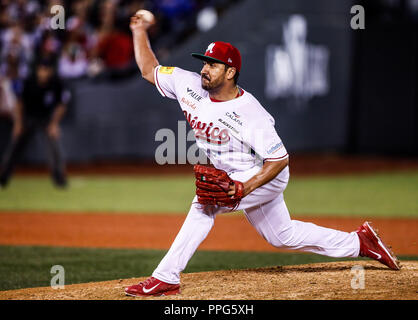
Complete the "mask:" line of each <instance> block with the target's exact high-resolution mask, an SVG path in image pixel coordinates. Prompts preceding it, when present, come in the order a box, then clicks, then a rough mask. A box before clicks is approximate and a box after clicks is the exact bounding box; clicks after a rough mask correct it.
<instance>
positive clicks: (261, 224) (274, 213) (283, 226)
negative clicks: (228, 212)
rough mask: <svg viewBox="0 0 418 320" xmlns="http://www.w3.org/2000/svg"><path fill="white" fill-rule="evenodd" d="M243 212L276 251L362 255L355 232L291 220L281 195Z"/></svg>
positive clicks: (337, 255) (336, 255) (334, 255)
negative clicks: (292, 250) (278, 249)
mask: <svg viewBox="0 0 418 320" xmlns="http://www.w3.org/2000/svg"><path fill="white" fill-rule="evenodd" d="M244 212H245V215H246V216H247V219H248V221H249V222H250V223H251V224H252V225H253V226H254V227H255V228H256V230H257V231H258V232H259V233H260V234H261V235H262V236H263V237H264V238H265V239H266V240H267V241H268V242H269V243H270V244H272V245H273V246H275V247H279V248H287V249H294V250H301V251H306V252H313V253H317V254H321V255H326V256H330V257H337V258H341V257H358V255H359V250H360V242H359V238H358V236H357V234H356V233H355V232H351V233H348V232H343V231H338V230H334V229H330V228H324V227H320V226H317V225H315V224H313V223H308V222H302V221H297V220H291V219H290V215H289V211H288V210H287V207H286V203H285V202H284V199H283V195H282V194H281V195H280V196H279V197H277V198H276V199H274V200H272V201H270V202H268V203H265V204H263V205H260V206H257V207H255V208H251V209H246V210H244Z"/></svg>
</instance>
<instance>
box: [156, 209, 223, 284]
mask: <svg viewBox="0 0 418 320" xmlns="http://www.w3.org/2000/svg"><path fill="white" fill-rule="evenodd" d="M213 208H214V207H211V206H202V205H200V204H198V203H193V204H192V206H191V208H190V211H189V213H188V215H187V217H186V220H185V221H184V224H183V226H182V227H181V229H180V231H179V233H178V234H177V237H176V239H175V240H174V242H173V244H172V245H171V247H170V250H169V251H168V252H167V254H166V255H165V256H164V258H163V259H162V260H161V262H160V264H159V265H158V267H157V268H156V269H155V271H154V272H153V274H152V276H153V277H154V278H157V279H159V280H161V281H164V282H167V283H170V284H177V283H180V273H181V272H182V271H183V270H184V268H186V265H187V263H188V262H189V260H190V259H191V257H192V256H193V254H194V253H195V251H196V249H197V248H198V247H199V245H200V244H201V243H202V241H203V240H205V238H206V237H207V235H208V233H209V231H210V230H211V229H212V227H213V224H214V220H215V215H216V213H214V212H213V211H214V210H212V209H213Z"/></svg>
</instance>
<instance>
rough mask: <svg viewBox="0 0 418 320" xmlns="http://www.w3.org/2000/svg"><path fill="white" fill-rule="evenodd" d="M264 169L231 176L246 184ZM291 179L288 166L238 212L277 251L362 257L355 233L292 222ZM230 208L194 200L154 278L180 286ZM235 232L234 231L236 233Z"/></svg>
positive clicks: (243, 203) (239, 208) (243, 201)
mask: <svg viewBox="0 0 418 320" xmlns="http://www.w3.org/2000/svg"><path fill="white" fill-rule="evenodd" d="M258 170H260V168H253V169H251V170H249V171H244V172H235V173H232V174H230V176H231V178H232V179H234V180H238V181H242V182H245V181H247V180H248V179H250V178H251V177H252V176H253V175H254V174H255V173H257V171H258ZM288 179H289V169H288V167H286V168H285V169H284V170H283V171H282V172H281V173H280V174H279V175H278V176H277V177H276V178H275V179H273V180H272V181H270V182H269V183H267V184H265V185H264V186H261V187H260V188H257V189H256V190H254V191H253V192H252V193H250V194H249V195H248V196H246V197H245V198H244V199H242V201H241V204H240V206H239V207H238V208H237V210H243V211H244V214H245V216H246V217H247V220H248V221H249V222H250V223H251V224H252V225H253V226H254V228H255V229H256V230H257V232H258V233H259V234H260V235H261V236H262V237H263V238H264V239H265V240H266V241H267V242H269V243H270V244H272V245H273V246H275V247H277V248H286V249H295V250H301V251H306V252H313V253H317V254H321V255H325V256H330V257H337V258H342V257H358V255H359V250H360V242H359V239H358V236H357V234H356V233H355V232H351V233H348V232H342V231H338V230H333V229H329V228H324V227H320V226H317V225H315V224H313V223H307V222H302V221H297V220H291V218H290V215H289V211H288V210H287V207H286V203H285V201H284V199H283V191H284V190H285V188H286V186H287V182H288ZM225 212H229V209H228V208H223V207H219V206H203V205H200V204H199V203H198V202H197V197H195V198H194V199H193V203H192V206H191V208H190V211H189V213H188V215H187V217H186V220H185V221H184V224H183V226H182V227H181V229H180V231H179V233H178V234H177V237H176V239H175V240H174V242H173V244H172V245H171V248H170V250H169V251H168V252H167V254H166V255H165V256H164V258H163V259H162V260H161V262H160V264H159V265H158V267H157V268H156V269H155V270H154V272H153V274H152V276H153V277H155V278H157V279H159V280H161V281H164V282H167V283H170V284H177V283H180V273H181V272H182V271H183V270H184V269H185V268H186V265H187V263H188V262H189V260H190V259H191V257H192V256H193V254H194V253H195V251H196V250H197V248H198V247H199V245H200V244H201V243H202V241H203V240H205V238H206V237H207V235H208V234H209V231H210V230H211V229H212V227H213V225H214V221H215V217H216V215H217V214H219V213H225ZM232 232H233V231H232Z"/></svg>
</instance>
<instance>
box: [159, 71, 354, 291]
mask: <svg viewBox="0 0 418 320" xmlns="http://www.w3.org/2000/svg"><path fill="white" fill-rule="evenodd" d="M154 78H155V85H156V87H157V88H158V91H159V92H160V93H161V94H162V95H163V96H165V97H168V98H171V99H177V100H178V102H179V103H180V106H181V108H182V110H183V112H184V115H185V116H186V119H187V121H188V122H189V124H190V126H191V127H192V128H193V130H194V133H195V136H196V142H197V145H198V147H199V148H202V149H203V150H204V151H205V152H206V155H207V156H208V158H209V159H210V160H211V162H212V163H213V165H214V166H215V167H216V168H218V169H223V170H225V171H227V172H228V174H229V175H230V176H231V178H232V179H234V180H238V181H247V179H249V178H251V177H252V176H253V175H254V174H256V172H257V171H258V170H259V169H258V168H260V167H261V165H262V164H263V162H264V161H275V160H276V161H278V160H281V159H285V158H287V157H288V155H287V152H286V149H285V147H284V145H283V143H282V141H281V140H280V138H279V136H278V135H277V132H276V130H275V129H274V119H273V118H272V117H271V115H270V114H268V113H267V112H266V110H265V109H264V108H263V107H262V106H261V105H260V103H259V102H258V101H257V100H256V99H255V98H254V97H253V96H252V95H251V94H250V93H249V92H244V93H243V94H242V95H241V96H240V97H238V98H235V99H232V100H229V101H225V102H213V101H211V99H210V97H209V94H208V92H207V91H206V90H204V89H203V88H202V87H201V80H200V76H199V75H198V74H197V73H193V72H189V71H185V70H182V69H180V68H174V67H161V66H158V67H157V68H156V69H155V74H154ZM288 178H289V169H288V167H286V168H285V169H283V170H282V171H281V172H280V173H279V175H278V176H277V177H276V178H275V179H273V180H272V181H270V182H269V183H266V184H264V185H263V186H261V187H259V188H257V189H256V190H254V191H253V192H251V193H250V194H249V195H247V196H246V197H244V198H243V199H242V201H241V203H240V205H239V207H238V209H239V210H243V212H244V214H245V216H246V217H247V220H248V221H249V222H250V223H251V224H252V225H253V226H254V228H255V229H256V230H257V232H258V233H259V234H260V235H261V236H262V237H263V238H264V239H266V240H267V241H268V242H269V243H270V244H272V245H273V246H275V247H278V248H288V249H295V250H302V251H306V252H314V253H318V254H323V255H327V256H331V257H357V256H358V255H359V249H360V242H359V238H358V236H357V234H356V233H355V232H351V233H347V232H342V231H338V230H333V229H329V228H323V227H320V226H316V225H314V224H313V223H305V222H302V221H297V220H291V218H290V215H289V211H288V209H287V206H286V203H285V201H284V197H283V191H284V190H285V188H286V186H287V182H288ZM229 211H230V208H224V207H219V206H204V205H200V204H199V203H198V201H197V200H196V197H195V198H194V200H193V202H192V205H191V208H190V210H189V213H188V215H187V218H186V220H185V221H184V224H183V226H182V227H181V229H180V231H179V233H178V234H177V236H176V238H175V240H174V242H173V244H172V245H171V247H170V250H169V251H168V252H167V254H166V255H165V256H164V258H163V259H162V260H161V262H160V264H159V265H158V267H157V268H156V269H155V270H154V272H153V274H152V276H153V277H155V278H157V279H159V280H161V281H164V282H166V283H170V284H178V283H180V273H181V272H182V271H183V270H184V268H185V267H186V265H187V263H188V261H189V260H190V259H191V257H192V256H193V254H194V252H195V251H196V249H197V248H198V246H199V245H200V244H201V243H202V241H203V240H204V239H205V238H206V237H207V235H208V234H209V231H210V230H211V229H212V227H213V225H214V220H215V217H216V216H217V215H218V214H219V213H223V212H229Z"/></svg>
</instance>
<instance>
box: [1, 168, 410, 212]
mask: <svg viewBox="0 0 418 320" xmlns="http://www.w3.org/2000/svg"><path fill="white" fill-rule="evenodd" d="M194 188H195V187H194V178H193V177H192V176H175V177H143V176H142V177H141V176H135V177H113V176H112V177H100V176H96V177H95V176H88V177H79V176H74V177H71V178H70V187H69V188H68V189H67V190H59V189H55V188H54V187H53V185H52V183H51V181H50V180H49V178H48V177H15V178H14V179H13V180H12V181H11V183H10V186H9V187H8V188H7V189H5V190H0V211H1V210H37V211H71V212H130V213H141V214H155V213H184V214H185V213H187V211H188V209H189V207H190V203H191V200H192V198H193V196H194ZM284 194H285V200H286V203H287V206H288V208H289V210H290V212H291V214H292V215H298V214H299V215H339V216H365V215H367V216H381V217H383V216H384V217H392V216H393V217H417V216H418V171H412V172H407V173H390V174H389V173H388V174H369V175H358V176H331V177H306V178H301V177H293V178H291V180H290V182H289V185H288V187H287V189H286V191H285V193H284Z"/></svg>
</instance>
